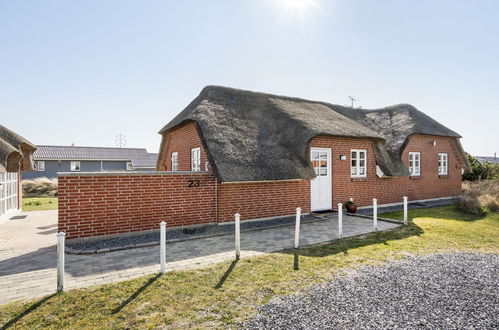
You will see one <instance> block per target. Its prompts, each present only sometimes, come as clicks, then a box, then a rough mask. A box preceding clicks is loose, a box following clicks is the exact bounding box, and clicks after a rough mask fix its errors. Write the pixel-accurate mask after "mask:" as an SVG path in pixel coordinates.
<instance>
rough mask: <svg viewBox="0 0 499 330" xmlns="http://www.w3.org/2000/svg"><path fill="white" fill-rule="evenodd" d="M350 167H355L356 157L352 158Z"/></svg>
mask: <svg viewBox="0 0 499 330" xmlns="http://www.w3.org/2000/svg"><path fill="white" fill-rule="evenodd" d="M352 167H357V160H356V159H352Z"/></svg>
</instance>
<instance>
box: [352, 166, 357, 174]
mask: <svg viewBox="0 0 499 330" xmlns="http://www.w3.org/2000/svg"><path fill="white" fill-rule="evenodd" d="M352 175H357V168H356V167H352Z"/></svg>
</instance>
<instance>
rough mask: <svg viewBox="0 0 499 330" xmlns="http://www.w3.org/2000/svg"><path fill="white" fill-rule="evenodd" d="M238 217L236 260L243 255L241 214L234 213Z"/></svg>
mask: <svg viewBox="0 0 499 330" xmlns="http://www.w3.org/2000/svg"><path fill="white" fill-rule="evenodd" d="M234 217H235V218H236V226H235V227H236V260H239V258H240V257H241V224H240V221H241V215H240V214H239V213H236V214H235V215H234Z"/></svg>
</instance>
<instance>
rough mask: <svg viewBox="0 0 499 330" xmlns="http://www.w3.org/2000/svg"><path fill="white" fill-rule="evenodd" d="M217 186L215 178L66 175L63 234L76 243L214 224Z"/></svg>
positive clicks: (200, 175) (61, 182)
mask: <svg viewBox="0 0 499 330" xmlns="http://www.w3.org/2000/svg"><path fill="white" fill-rule="evenodd" d="M189 180H199V186H198V187H188V184H189ZM195 183H196V181H194V184H195ZM215 185H216V182H215V177H214V176H213V175H212V174H210V173H192V172H191V173H181V172H177V173H171V172H170V173H165V172H155V173H152V174H151V173H148V174H143V173H135V174H129V173H124V174H123V175H122V174H116V173H115V174H103V175H99V174H97V173H89V174H83V173H79V174H75V175H72V174H71V175H61V176H59V231H64V232H65V233H66V235H67V236H66V237H67V238H68V239H71V238H82V237H88V236H100V235H110V234H120V233H128V232H133V231H142V230H151V229H158V228H159V223H160V222H161V221H166V222H167V224H168V227H173V226H187V225H196V224H201V223H208V222H213V221H216V213H215V212H216V198H215V196H216V195H215V194H216V187H215Z"/></svg>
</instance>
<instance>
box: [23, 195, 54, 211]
mask: <svg viewBox="0 0 499 330" xmlns="http://www.w3.org/2000/svg"><path fill="white" fill-rule="evenodd" d="M41 210H57V197H25V198H23V211H41Z"/></svg>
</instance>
